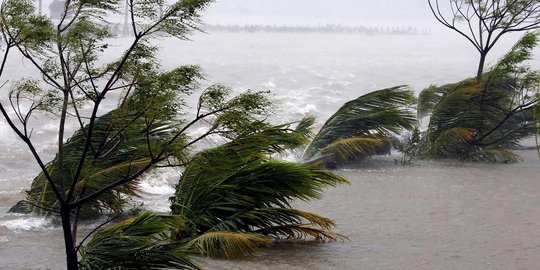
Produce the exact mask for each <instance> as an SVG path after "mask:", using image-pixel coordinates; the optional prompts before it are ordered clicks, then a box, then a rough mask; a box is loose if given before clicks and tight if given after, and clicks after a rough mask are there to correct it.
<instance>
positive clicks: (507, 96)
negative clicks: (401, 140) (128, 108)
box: [419, 33, 540, 163]
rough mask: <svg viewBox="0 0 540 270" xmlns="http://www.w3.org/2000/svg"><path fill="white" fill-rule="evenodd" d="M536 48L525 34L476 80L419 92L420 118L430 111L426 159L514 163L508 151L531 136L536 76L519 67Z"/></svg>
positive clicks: (531, 36) (424, 144)
mask: <svg viewBox="0 0 540 270" xmlns="http://www.w3.org/2000/svg"><path fill="white" fill-rule="evenodd" d="M536 44H537V34H534V33H530V34H527V35H525V36H524V37H523V38H522V39H521V40H520V41H519V42H518V43H517V44H516V45H515V46H514V47H513V48H512V50H511V51H510V52H509V53H508V54H507V55H505V56H504V57H503V58H502V59H501V60H499V62H498V63H497V64H496V65H495V66H494V67H493V68H492V69H491V70H490V71H489V72H487V73H485V74H484V75H483V76H482V78H481V79H480V80H476V79H467V80H464V81H462V82H459V83H456V84H450V85H445V86H442V87H435V86H432V87H430V88H427V89H425V90H424V91H422V93H421V94H420V99H419V115H420V116H426V115H427V112H429V111H432V112H431V117H430V120H429V125H428V129H427V131H426V133H425V134H424V137H423V142H422V144H421V146H422V147H423V148H424V154H423V155H424V156H425V157H435V158H459V159H465V160H476V161H493V162H501V163H503V162H515V161H518V160H519V156H517V155H516V154H514V153H512V152H510V151H509V150H507V149H508V147H513V146H517V145H518V144H519V141H520V140H521V139H523V138H525V137H527V136H530V135H532V134H534V129H535V126H536V125H537V124H538V123H540V122H539V121H538V119H534V117H533V114H534V113H533V112H534V107H535V106H537V105H538V102H539V99H538V96H537V95H536V96H535V95H534V92H535V91H537V87H538V83H539V78H540V77H539V74H538V72H536V71H531V70H530V69H529V68H528V67H526V66H523V65H522V64H523V62H524V61H526V60H528V59H530V57H531V50H532V49H533V48H534V47H535V46H536Z"/></svg>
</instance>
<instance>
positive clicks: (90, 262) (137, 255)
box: [79, 212, 200, 269]
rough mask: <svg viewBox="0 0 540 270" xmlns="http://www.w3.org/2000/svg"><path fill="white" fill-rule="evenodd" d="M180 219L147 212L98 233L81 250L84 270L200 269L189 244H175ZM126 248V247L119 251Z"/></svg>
mask: <svg viewBox="0 0 540 270" xmlns="http://www.w3.org/2000/svg"><path fill="white" fill-rule="evenodd" d="M183 226H184V220H183V219H182V218H181V217H179V216H163V215H157V214H155V213H152V212H145V213H143V214H141V215H139V216H137V217H134V218H130V219H128V220H125V221H122V222H120V223H118V224H114V225H110V226H108V227H107V228H105V229H103V230H101V231H98V232H97V233H95V234H94V235H93V237H92V239H91V240H90V241H89V242H88V244H87V245H86V246H85V247H81V250H80V253H81V261H80V262H79V264H80V267H81V269H120V268H121V269H170V268H174V269H200V268H199V266H197V264H195V263H194V262H192V261H191V260H190V259H189V258H188V256H192V255H194V253H193V252H192V251H191V250H190V247H189V246H188V245H183V244H181V243H177V242H172V241H171V238H172V235H174V234H175V233H176V231H177V230H180V229H181V228H182V227H183ZM119 247H122V248H119Z"/></svg>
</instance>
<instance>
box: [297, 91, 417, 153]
mask: <svg viewBox="0 0 540 270" xmlns="http://www.w3.org/2000/svg"><path fill="white" fill-rule="evenodd" d="M414 102H415V96H414V93H413V92H412V91H411V90H410V89H409V88H408V87H406V86H396V87H392V88H387V89H382V90H378V91H374V92H371V93H369V94H367V95H364V96H361V97H359V98H357V99H355V100H352V101H349V102H347V103H345V104H344V105H343V106H342V107H341V108H340V109H339V110H338V111H337V112H336V113H335V114H334V115H332V116H331V117H330V118H329V119H328V120H327V121H326V123H325V124H324V125H323V127H322V128H321V130H320V131H319V133H318V134H317V135H316V136H315V138H314V139H313V141H312V142H311V143H310V144H309V145H308V147H307V148H306V149H305V151H304V155H303V158H304V159H314V158H315V159H323V160H326V161H330V160H333V161H337V162H340V163H346V162H349V161H351V160H354V159H360V158H364V157H367V156H371V155H374V154H382V153H387V152H388V151H389V148H390V136H391V135H393V134H397V133H399V132H401V131H402V130H404V129H412V128H413V126H414V124H415V122H416V117H415V116H414V113H413V110H412V106H413V104H414Z"/></svg>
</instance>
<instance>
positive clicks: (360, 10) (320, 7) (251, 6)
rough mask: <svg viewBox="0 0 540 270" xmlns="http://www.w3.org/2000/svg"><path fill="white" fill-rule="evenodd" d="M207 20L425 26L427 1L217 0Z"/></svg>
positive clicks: (428, 17)
mask: <svg viewBox="0 0 540 270" xmlns="http://www.w3.org/2000/svg"><path fill="white" fill-rule="evenodd" d="M204 20H205V21H206V22H209V23H221V24H236V23H237V24H276V25H283V24H299V25H317V24H326V23H337V24H343V25H424V24H430V25H432V24H433V23H434V20H435V19H434V18H433V17H432V14H431V11H430V10H429V6H428V4H427V1H425V0H217V1H216V2H215V3H213V4H212V5H211V6H210V8H209V9H208V11H207V13H206V16H204Z"/></svg>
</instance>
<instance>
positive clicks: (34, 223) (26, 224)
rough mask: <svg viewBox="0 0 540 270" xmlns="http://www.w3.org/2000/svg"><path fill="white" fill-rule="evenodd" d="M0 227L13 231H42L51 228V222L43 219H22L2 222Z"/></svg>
mask: <svg viewBox="0 0 540 270" xmlns="http://www.w3.org/2000/svg"><path fill="white" fill-rule="evenodd" d="M0 226H4V227H6V228H8V229H10V230H12V231H42V230H47V229H49V228H50V227H51V220H50V219H48V218H43V217H21V218H17V219H12V220H5V221H0Z"/></svg>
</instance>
